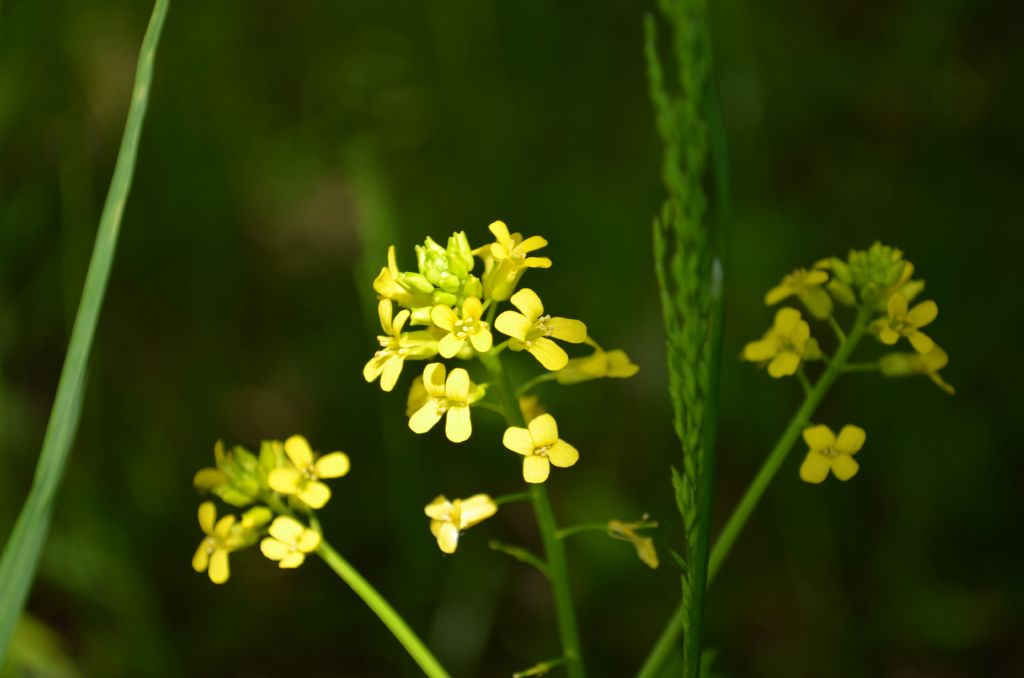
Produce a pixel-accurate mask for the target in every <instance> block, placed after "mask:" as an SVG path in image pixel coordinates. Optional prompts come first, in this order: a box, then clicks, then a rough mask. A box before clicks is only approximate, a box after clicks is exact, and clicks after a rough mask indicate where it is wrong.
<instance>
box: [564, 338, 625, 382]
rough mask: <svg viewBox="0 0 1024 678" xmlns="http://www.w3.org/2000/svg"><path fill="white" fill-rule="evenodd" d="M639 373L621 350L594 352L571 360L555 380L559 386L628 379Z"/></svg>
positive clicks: (598, 350) (599, 350)
mask: <svg viewBox="0 0 1024 678" xmlns="http://www.w3.org/2000/svg"><path fill="white" fill-rule="evenodd" d="M639 371H640V366H639V365H637V364H636V363H634V362H633V361H632V360H630V359H629V356H628V355H626V352H625V351H623V350H622V349H618V348H616V349H613V350H611V351H605V350H603V349H601V347H599V346H598V347H596V349H595V351H594V352H593V353H591V354H590V355H588V356H586V357H583V358H573V359H571V360H570V361H569V362H568V363H566V365H565V367H563V368H562V369H560V370H559V371H558V372H557V373H556V375H555V380H556V381H557V382H558V383H559V384H578V383H580V382H581V381H589V380H590V379H601V378H612V379H628V378H629V377H632V376H633V375H634V374H636V373H637V372H639Z"/></svg>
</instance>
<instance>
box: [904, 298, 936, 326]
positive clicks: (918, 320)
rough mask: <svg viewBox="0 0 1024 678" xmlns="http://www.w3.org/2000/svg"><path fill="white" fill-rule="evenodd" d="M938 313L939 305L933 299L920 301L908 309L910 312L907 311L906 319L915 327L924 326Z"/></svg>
mask: <svg viewBox="0 0 1024 678" xmlns="http://www.w3.org/2000/svg"><path fill="white" fill-rule="evenodd" d="M938 315H939V307H938V305H937V304H936V303H935V302H934V301H931V300H929V301H922V302H921V303H920V304H918V305H917V306H915V307H914V308H912V309H910V312H909V313H907V320H908V321H909V322H911V323H912V324H913V325H914V326H915V327H924V326H925V325H927V324H929V323H931V322H932V321H933V320H935V318H937V317H938Z"/></svg>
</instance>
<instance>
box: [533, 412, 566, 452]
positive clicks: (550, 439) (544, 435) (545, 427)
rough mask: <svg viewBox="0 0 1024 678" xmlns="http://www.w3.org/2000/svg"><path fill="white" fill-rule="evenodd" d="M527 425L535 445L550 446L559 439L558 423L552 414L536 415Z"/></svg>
mask: <svg viewBox="0 0 1024 678" xmlns="http://www.w3.org/2000/svg"><path fill="white" fill-rule="evenodd" d="M527 426H528V427H529V429H530V437H531V438H533V444H534V446H535V447H548V446H549V445H554V444H555V442H557V441H558V424H557V423H556V422H555V418H554V417H552V416H551V415H550V414H542V415H540V416H539V417H535V418H534V419H532V420H531V421H530V423H529V424H528V425H527Z"/></svg>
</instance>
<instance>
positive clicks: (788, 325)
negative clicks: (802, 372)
mask: <svg viewBox="0 0 1024 678" xmlns="http://www.w3.org/2000/svg"><path fill="white" fill-rule="evenodd" d="M810 337H811V328H810V326H809V325H808V324H807V321H805V320H803V319H801V317H800V311H798V310H796V309H794V308H780V309H779V311H778V313H776V314H775V324H774V325H773V326H772V328H771V329H770V330H768V332H767V333H766V334H765V335H764V338H762V339H759V340H758V341H752V342H750V343H748V344H747V345H746V346H745V347H744V348H743V359H744V360H749V361H751V362H757V363H764V362H767V363H768V374H770V375H771V376H773V377H775V378H776V379H778V378H779V377H785V376H789V375H791V374H794V373H796V370H797V368H798V367H799V366H800V361H801V360H802V359H804V358H805V357H807V355H806V354H807V353H808V348H810V346H809V344H810V342H811V341H812V340H811V338H810Z"/></svg>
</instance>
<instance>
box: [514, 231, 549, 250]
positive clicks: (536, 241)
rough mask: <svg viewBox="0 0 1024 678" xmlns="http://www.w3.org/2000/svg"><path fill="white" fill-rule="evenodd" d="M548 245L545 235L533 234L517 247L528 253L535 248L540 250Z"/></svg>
mask: <svg viewBox="0 0 1024 678" xmlns="http://www.w3.org/2000/svg"><path fill="white" fill-rule="evenodd" d="M547 246H548V241H547V240H545V239H544V237H543V236H539V235H531V236H530V237H529V238H527V239H526V240H524V241H523V242H521V243H519V247H517V248H516V249H518V250H519V251H520V252H521V253H523V254H526V253H528V252H533V251H534V250H539V249H541V248H543V247H547Z"/></svg>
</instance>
